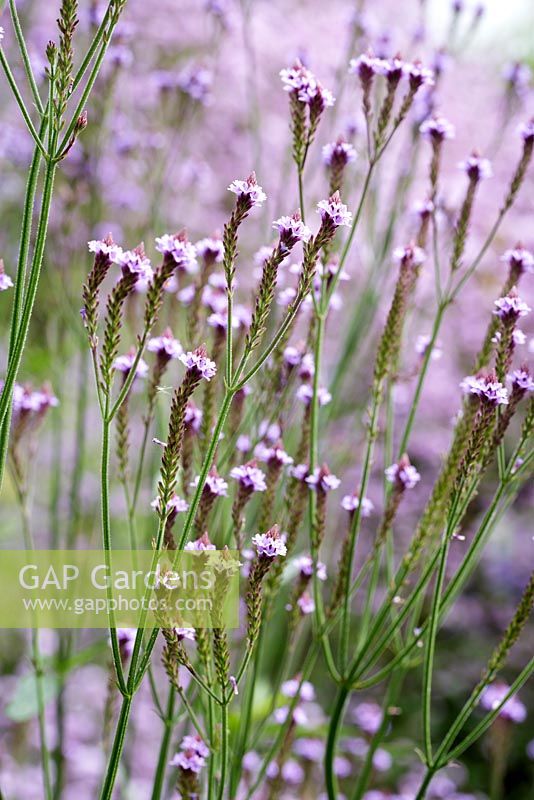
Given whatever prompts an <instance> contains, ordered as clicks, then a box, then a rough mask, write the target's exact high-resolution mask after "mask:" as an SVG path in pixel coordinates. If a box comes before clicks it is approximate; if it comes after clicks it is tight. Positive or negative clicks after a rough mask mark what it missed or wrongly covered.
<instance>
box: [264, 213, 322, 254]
mask: <svg viewBox="0 0 534 800" xmlns="http://www.w3.org/2000/svg"><path fill="white" fill-rule="evenodd" d="M273 228H275V230H277V231H278V232H279V234H280V244H281V245H282V247H283V248H284V249H285V250H288V251H289V250H292V249H293V247H294V246H295V245H296V244H297V242H309V241H310V239H311V235H312V232H311V230H310V229H309V228H308V227H307V226H306V225H305V224H304V223H303V222H302V218H301V216H300V211H296V212H295V213H294V214H293V215H292V216H291V217H280V218H279V219H277V220H275V221H274V222H273Z"/></svg>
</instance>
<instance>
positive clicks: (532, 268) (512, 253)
mask: <svg viewBox="0 0 534 800" xmlns="http://www.w3.org/2000/svg"><path fill="white" fill-rule="evenodd" d="M501 261H504V263H505V264H508V266H509V267H510V269H514V270H517V272H518V273H519V274H521V273H523V272H534V255H533V254H532V253H531V252H530V250H527V249H526V248H525V247H523V246H522V245H521V244H517V245H516V246H515V247H514V248H513V250H506V251H505V252H504V253H503V255H502V256H501Z"/></svg>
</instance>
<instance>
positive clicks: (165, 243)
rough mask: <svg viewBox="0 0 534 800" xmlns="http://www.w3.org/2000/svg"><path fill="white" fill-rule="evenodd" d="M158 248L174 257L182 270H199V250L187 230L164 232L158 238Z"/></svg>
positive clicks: (177, 265)
mask: <svg viewBox="0 0 534 800" xmlns="http://www.w3.org/2000/svg"><path fill="white" fill-rule="evenodd" d="M156 250H158V252H160V253H162V254H163V256H165V257H167V258H171V257H172V258H173V259H174V261H175V263H176V268H177V269H178V270H180V271H181V272H188V273H193V272H196V271H197V268H198V264H197V251H196V248H195V246H194V244H191V242H190V241H188V239H187V234H186V233H185V231H180V233H175V234H170V233H164V234H163V235H162V236H158V237H157V238H156Z"/></svg>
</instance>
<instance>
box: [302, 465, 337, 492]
mask: <svg viewBox="0 0 534 800" xmlns="http://www.w3.org/2000/svg"><path fill="white" fill-rule="evenodd" d="M305 480H306V483H307V484H308V486H310V487H311V488H312V489H317V488H320V489H321V490H322V491H323V492H331V491H332V490H333V489H337V488H338V487H339V485H340V484H341V481H340V480H339V478H338V477H337V476H336V475H332V473H331V472H329V471H328V468H327V467H326V466H323V467H321V468H319V467H316V468H315V469H314V471H313V472H312V473H311V474H309V475H308V476H307V478H306V479H305Z"/></svg>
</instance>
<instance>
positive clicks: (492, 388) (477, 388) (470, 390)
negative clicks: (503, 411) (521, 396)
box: [460, 375, 508, 406]
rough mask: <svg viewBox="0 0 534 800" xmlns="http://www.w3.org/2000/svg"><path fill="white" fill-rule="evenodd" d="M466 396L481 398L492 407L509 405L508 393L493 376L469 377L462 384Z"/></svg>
mask: <svg viewBox="0 0 534 800" xmlns="http://www.w3.org/2000/svg"><path fill="white" fill-rule="evenodd" d="M460 387H461V389H462V390H463V392H464V393H465V394H472V395H475V396H476V397H479V398H480V399H481V400H482V401H483V402H485V403H488V404H489V405H492V406H499V405H508V392H507V391H506V389H505V387H504V386H503V385H502V383H500V382H499V381H498V380H496V379H495V378H494V377H493V376H491V375H487V376H476V375H468V376H467V377H466V378H464V379H463V381H462V382H461V384H460Z"/></svg>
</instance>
